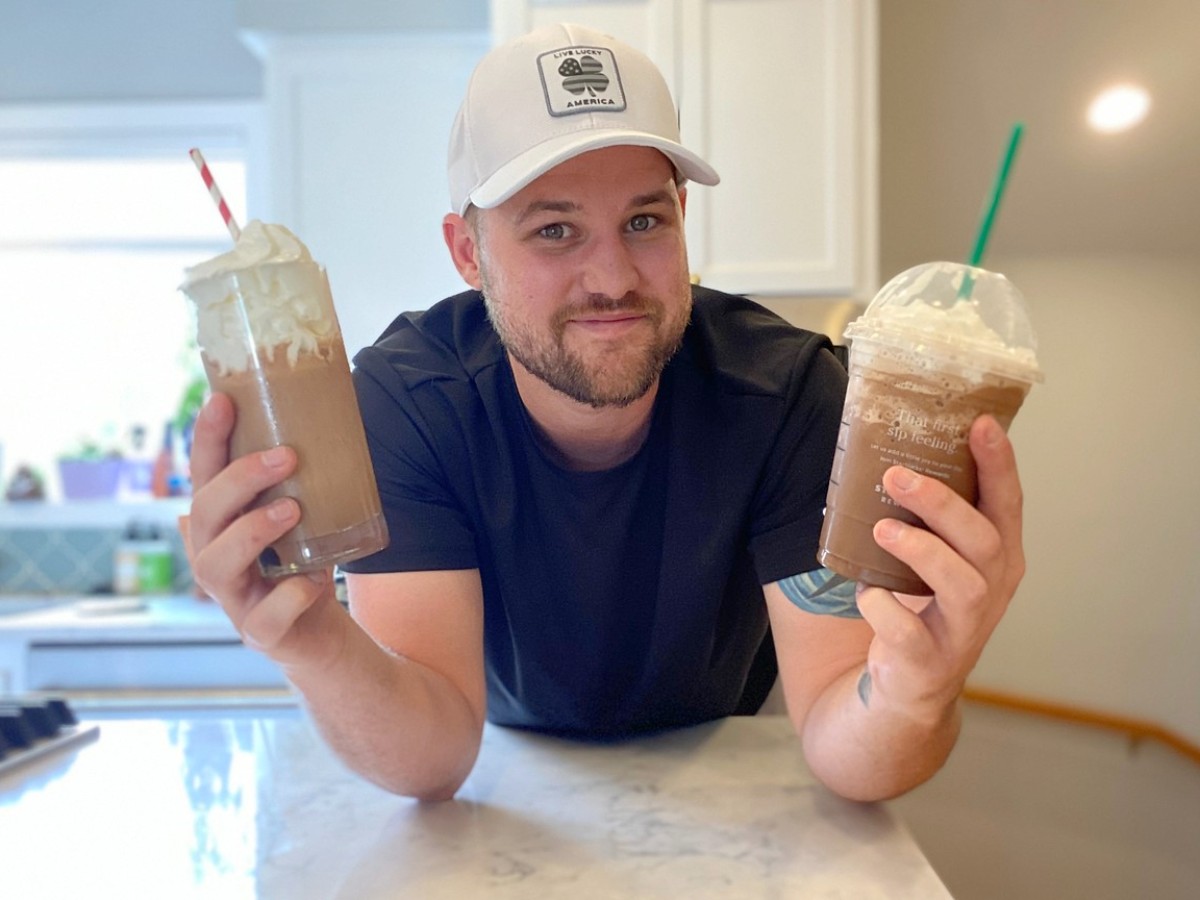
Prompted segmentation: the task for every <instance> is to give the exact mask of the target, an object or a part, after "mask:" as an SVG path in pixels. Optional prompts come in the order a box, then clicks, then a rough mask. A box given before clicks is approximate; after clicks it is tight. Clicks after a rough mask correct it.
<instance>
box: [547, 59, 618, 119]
mask: <svg viewBox="0 0 1200 900" xmlns="http://www.w3.org/2000/svg"><path fill="white" fill-rule="evenodd" d="M537 62H538V68H539V69H540V71H541V76H542V90H543V91H544V92H545V95H546V109H547V110H548V111H549V113H550V115H552V116H569V115H573V114H575V113H592V112H621V111H622V110H624V109H625V91H624V89H623V88H622V86H621V74H620V72H619V71H618V69H617V60H616V58H615V57H614V56H613V52H612V51H611V50H609V49H608V48H607V47H563V48H562V49H561V50H553V51H551V52H550V53H543V54H542V55H541V56H539V57H538V60H537Z"/></svg>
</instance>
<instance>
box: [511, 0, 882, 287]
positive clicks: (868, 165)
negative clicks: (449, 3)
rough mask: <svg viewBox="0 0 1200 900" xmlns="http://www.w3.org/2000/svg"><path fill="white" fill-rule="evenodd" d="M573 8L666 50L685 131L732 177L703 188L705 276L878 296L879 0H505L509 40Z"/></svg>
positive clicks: (692, 245) (692, 243)
mask: <svg viewBox="0 0 1200 900" xmlns="http://www.w3.org/2000/svg"><path fill="white" fill-rule="evenodd" d="M562 21H571V22H578V23H580V24H586V25H590V26H592V27H595V28H599V29H602V30H604V31H606V32H608V33H610V34H612V35H614V36H615V37H618V38H620V39H621V40H624V41H626V42H627V43H629V44H632V45H633V46H635V47H637V48H639V49H640V50H642V51H643V52H645V53H646V54H647V55H648V56H649V57H650V58H651V59H653V60H654V61H655V62H656V63H657V64H658V65H659V67H660V68H661V69H662V70H663V73H664V75H665V76H666V78H667V81H668V83H669V84H670V86H671V91H672V94H673V95H674V97H675V99H676V103H677V104H678V106H679V112H680V128H681V131H682V134H683V141H684V143H685V144H686V145H687V146H688V147H690V148H691V149H693V150H695V151H696V152H698V153H700V154H701V155H702V156H704V157H705V158H706V159H707V160H708V161H709V162H710V163H712V165H713V166H714V167H715V168H716V169H717V171H718V172H719V173H720V175H721V184H720V185H718V186H717V187H714V188H706V187H703V186H695V187H694V188H693V189H692V190H691V193H690V195H689V197H688V251H689V256H690V261H691V266H692V270H693V272H695V273H696V274H697V275H699V276H700V279H701V281H702V283H703V284H705V285H707V286H710V287H714V288H718V289H721V290H727V291H732V292H736V293H743V294H754V295H760V296H840V297H852V298H857V299H863V300H865V299H869V297H870V295H871V294H872V293H873V291H874V289H875V287H876V257H877V252H876V251H877V244H878V238H877V214H876V209H877V194H878V188H877V176H876V147H877V130H876V129H877V126H876V122H877V99H876V98H877V92H876V79H875V73H876V58H877V40H876V31H875V29H876V7H875V0H611V2H609V0H600V2H596V0H593V2H575V0H492V26H493V32H494V34H493V37H494V39H495V40H496V41H503V40H507V39H509V38H511V37H515V36H517V35H519V34H522V33H524V32H525V31H528V30H529V29H531V28H536V27H539V26H541V25H547V24H552V23H554V22H562Z"/></svg>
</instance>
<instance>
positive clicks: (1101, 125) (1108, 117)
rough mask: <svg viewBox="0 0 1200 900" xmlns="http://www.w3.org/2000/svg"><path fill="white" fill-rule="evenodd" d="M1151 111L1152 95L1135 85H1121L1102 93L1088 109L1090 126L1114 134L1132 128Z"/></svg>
mask: <svg viewBox="0 0 1200 900" xmlns="http://www.w3.org/2000/svg"><path fill="white" fill-rule="evenodd" d="M1149 110H1150V95H1149V94H1147V93H1146V91H1145V90H1143V89H1142V88H1140V87H1138V86H1137V85H1135V84H1119V85H1117V86H1115V87H1110V88H1108V89H1107V90H1104V91H1101V92H1100V93H1099V94H1097V95H1096V99H1095V100H1093V101H1092V105H1091V106H1089V107H1088V114H1087V118H1088V124H1089V125H1091V126H1092V127H1093V128H1094V129H1096V130H1097V131H1102V132H1104V133H1105V134H1112V133H1113V132H1116V131H1125V130H1126V129H1127V128H1132V127H1133V126H1134V125H1136V124H1137V123H1138V122H1140V121H1142V119H1144V118H1146V113H1147V112H1148V111H1149Z"/></svg>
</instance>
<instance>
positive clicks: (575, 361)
mask: <svg viewBox="0 0 1200 900" xmlns="http://www.w3.org/2000/svg"><path fill="white" fill-rule="evenodd" d="M481 277H482V282H483V297H484V303H485V305H486V307H487V314H488V320H489V321H490V322H491V323H492V327H493V328H495V330H496V333H497V334H498V335H499V336H500V343H501V344H502V345H503V346H504V349H505V350H506V351H508V353H509V354H510V355H511V356H512V357H513V359H515V360H516V361H517V362H519V363H520V364H521V365H522V366H524V367H525V368H526V369H527V370H529V373H530V374H531V375H533V376H535V377H536V378H538V379H540V380H541V381H543V382H545V383H546V384H547V385H549V386H550V387H552V388H554V389H555V390H556V391H559V392H560V393H563V394H566V395H567V396H568V397H570V398H571V399H572V400H575V401H577V402H579V403H584V404H587V405H588V406H591V407H594V408H596V409H600V408H602V407H606V406H615V407H625V406H628V405H629V404H631V403H633V402H634V401H635V400H638V399H639V398H641V397H643V396H645V394H646V392H647V391H648V390H650V388H651V387H652V386H653V385H654V383H655V382H656V381H657V380H658V377H659V376H660V375H661V374H662V371H663V369H664V368H666V365H667V363H668V362H669V361H670V360H671V357H673V356H674V355H675V353H676V352H677V351H678V350H679V347H680V345H681V344H682V343H683V333H684V329H685V328H686V327H687V323H688V319H689V318H690V316H691V290H690V288H689V287H688V286H687V285H684V286H683V297H682V300H681V302H680V305H679V307H678V311H677V312H676V315H675V318H674V319H670V320H669V319H668V318H667V316H668V311H667V308H666V307H665V306H664V305H663V303H661V302H660V301H657V300H654V299H651V298H647V297H642V296H639V295H627V296H625V297H622V298H620V299H619V300H614V299H612V298H608V297H595V298H592V299H589V300H585V301H582V302H579V303H573V304H571V305H570V306H569V307H566V308H564V309H561V310H559V311H558V312H557V313H556V314H555V315H554V317H553V318H552V320H551V321H550V328H549V334H537V333H536V332H535V331H534V329H532V328H530V327H529V326H528V324H527V323H524V322H518V321H515V320H514V319H513V318H512V317H511V316H510V315H509V307H508V305H507V303H506V302H505V301H504V300H502V299H499V300H498V299H497V296H498V295H497V294H496V293H495V292H494V291H493V290H492V288H493V284H492V279H490V278H489V277H487V274H486V273H483V272H481ZM614 312H628V313H632V314H634V315H641V316H644V317H645V319H646V323H647V324H648V325H649V328H646V329H642V328H639V329H637V333H636V334H635V335H633V336H631V337H629V338H628V339H626V340H624V341H622V342H620V343H617V344H614V346H613V347H612V349H611V352H607V353H604V354H603V355H597V356H593V358H592V359H591V360H590V361H589V360H587V359H585V358H584V357H583V356H582V355H581V354H579V353H576V352H574V351H572V350H570V349H569V348H568V347H567V346H566V344H565V342H564V336H565V333H566V330H567V327H568V325H567V323H568V321H569V320H570V319H572V318H579V317H581V316H582V317H586V316H587V315H588V314H591V313H614Z"/></svg>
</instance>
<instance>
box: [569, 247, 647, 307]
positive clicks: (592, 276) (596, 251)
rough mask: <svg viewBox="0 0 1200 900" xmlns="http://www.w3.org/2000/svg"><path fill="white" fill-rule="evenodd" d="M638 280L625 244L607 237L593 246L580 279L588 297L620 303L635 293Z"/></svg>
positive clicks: (633, 262) (633, 263)
mask: <svg viewBox="0 0 1200 900" xmlns="http://www.w3.org/2000/svg"><path fill="white" fill-rule="evenodd" d="M640 278H641V276H640V274H639V273H638V269H637V265H636V264H635V261H634V257H633V252H632V250H631V248H630V247H629V245H628V244H627V243H626V242H625V241H624V240H622V239H621V238H620V237H609V238H603V239H596V240H594V241H593V242H592V246H591V248H590V251H589V253H588V254H587V257H586V259H585V261H584V269H583V276H582V282H583V284H582V286H583V289H584V290H585V291H586V292H587V293H588V294H592V295H598V296H603V297H609V298H611V299H614V300H615V299H619V298H621V297H624V296H625V295H627V294H630V293H632V292H634V291H636V289H637V287H638V282H639V280H640Z"/></svg>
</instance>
